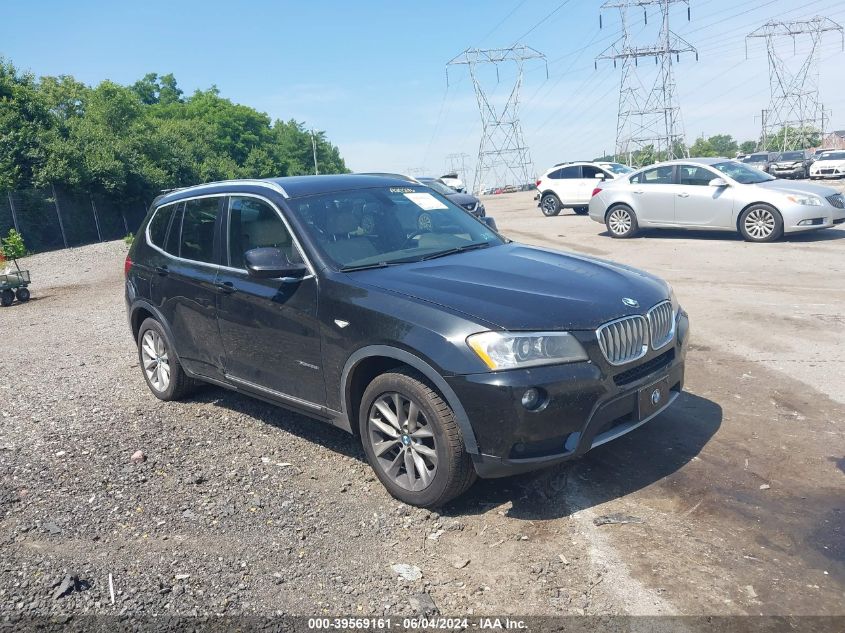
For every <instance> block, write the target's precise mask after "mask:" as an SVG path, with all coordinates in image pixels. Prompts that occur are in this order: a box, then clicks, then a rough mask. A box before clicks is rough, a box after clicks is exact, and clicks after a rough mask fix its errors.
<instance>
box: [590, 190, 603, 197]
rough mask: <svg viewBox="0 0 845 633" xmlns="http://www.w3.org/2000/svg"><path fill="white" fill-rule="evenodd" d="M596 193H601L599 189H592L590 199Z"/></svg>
mask: <svg viewBox="0 0 845 633" xmlns="http://www.w3.org/2000/svg"><path fill="white" fill-rule="evenodd" d="M597 193H601V187H596V188H595V189H593V195H592V196H590V197H591V198H592V197H593V196H594V195H596V194H597Z"/></svg>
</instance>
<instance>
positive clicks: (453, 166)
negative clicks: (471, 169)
mask: <svg viewBox="0 0 845 633" xmlns="http://www.w3.org/2000/svg"><path fill="white" fill-rule="evenodd" d="M467 158H469V154H465V153H463V152H461V153H458V154H447V155H446V171H445V172H444V173H447V174H458V175H459V176H460V177H461V180H463V181H464V182H466V181H467Z"/></svg>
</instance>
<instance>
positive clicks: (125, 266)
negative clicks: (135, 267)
mask: <svg viewBox="0 0 845 633" xmlns="http://www.w3.org/2000/svg"><path fill="white" fill-rule="evenodd" d="M130 268H132V260H131V259H130V258H129V255H127V256H126V259H125V260H124V262H123V276H124V277H128V276H129V269H130Z"/></svg>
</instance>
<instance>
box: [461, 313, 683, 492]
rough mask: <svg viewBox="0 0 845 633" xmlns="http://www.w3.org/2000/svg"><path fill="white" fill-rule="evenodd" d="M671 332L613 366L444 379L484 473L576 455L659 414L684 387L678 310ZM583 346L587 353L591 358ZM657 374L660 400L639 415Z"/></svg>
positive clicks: (502, 472)
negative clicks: (534, 399) (525, 401)
mask: <svg viewBox="0 0 845 633" xmlns="http://www.w3.org/2000/svg"><path fill="white" fill-rule="evenodd" d="M676 332H677V335H676V338H675V340H674V341H673V343H672V344H671V345H670V346H667V347H665V348H662V349H660V350H657V351H656V352H655V351H652V352H651V353H650V354H648V355H647V356H646V357H644V358H643V359H642V360H641V361H638V362H636V363H632V364H630V365H625V366H622V367H618V368H613V367H610V366H607V365H605V364H603V363H601V362H599V361H596V362H584V363H573V364H569V365H558V366H549V367H537V368H532V369H525V370H515V371H507V372H494V373H486V374H474V375H469V376H452V377H450V378H447V381H448V382H449V385H450V386H451V387H452V389H453V390H454V391H455V393H456V394H457V396H458V398H459V399H460V401H461V404H462V405H463V407H464V409H465V410H466V412H467V416H468V417H469V420H470V424H471V425H472V428H473V432H474V433H475V437H476V441H477V442H478V447H479V453H478V454H477V455H472V459H473V462H474V466H475V470H476V472H477V473H478V475H479V476H481V477H485V478H493V477H504V476H508V475H514V474H518V473H522V472H527V471H531V470H536V469H538V468H543V467H546V466H550V465H553V464H556V463H559V462H563V461H567V460H569V459H573V458H575V457H578V456H580V455H583V454H584V453H586V452H587V451H589V450H590V449H592V448H594V447H596V446H599V445H601V444H604V443H606V442H609V441H611V440H613V439H616V438H617V437H620V436H622V435H624V434H626V433H629V432H630V431H633V430H634V429H636V428H637V427H639V426H641V425H643V424H645V423H646V422H648V421H649V420H651V419H652V418H654V417H655V416H656V415H659V414H660V413H662V412H663V411H664V410H665V409H666V408H667V407H668V406H670V405H671V404H672V402H674V400H675V399H676V398H677V396H678V395H679V394H680V392H681V391H682V389H683V383H684V362H685V357H686V349H687V345H688V338H689V321H688V319H687V316H686V314H685V313H684V312H681V313H680V314H679V315H678V317H677V325H676ZM594 351H595V350H589V349H588V353H589V354H590V357H591V358H595V356H594V354H593V352H594ZM663 379H666V380H667V386H668V388H669V391H668V393H667V398H666V401H665V404H664V405H663V406H662V407H661V408H660V409H658V410H657V411H655V412H653V413H652V414H650V415H643V416H641V415H640V414H639V406H640V405H639V393H640V390H641V389H643V388H645V387H650V386H651V385H654V384H655V383H656V382H658V381H661V380H663ZM531 387H533V388H537V389H539V390H540V391H541V393H544V394H545V396H546V400H545V405H544V406H542V407H541V408H540V409H539V410H537V411H529V410H527V409H525V407H523V406H522V403H521V399H522V395H523V394H524V393H525V390H526V389H529V388H531Z"/></svg>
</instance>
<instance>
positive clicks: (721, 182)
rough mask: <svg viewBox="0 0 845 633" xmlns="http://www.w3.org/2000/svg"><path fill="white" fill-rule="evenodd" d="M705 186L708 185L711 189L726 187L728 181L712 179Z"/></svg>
mask: <svg viewBox="0 0 845 633" xmlns="http://www.w3.org/2000/svg"><path fill="white" fill-rule="evenodd" d="M707 184H708V185H710V186H711V187H727V186H728V181H727V180H725V179H724V178H714V179H713V180H711V181H710V182H709V183H707Z"/></svg>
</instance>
